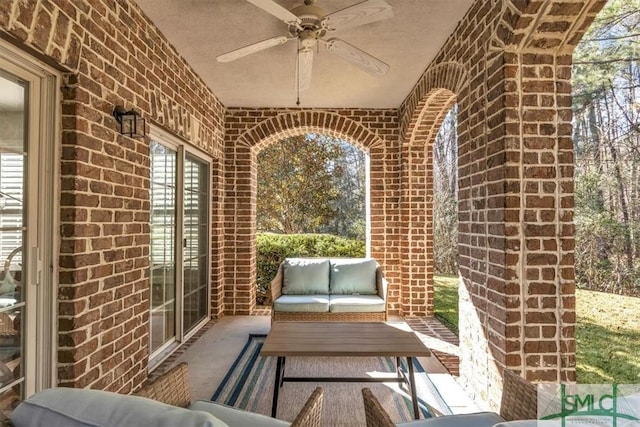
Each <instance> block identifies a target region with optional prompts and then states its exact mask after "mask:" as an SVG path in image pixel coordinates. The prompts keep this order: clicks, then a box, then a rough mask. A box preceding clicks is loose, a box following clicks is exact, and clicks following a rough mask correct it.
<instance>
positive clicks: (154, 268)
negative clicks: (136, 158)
mask: <svg viewBox="0 0 640 427" xmlns="http://www.w3.org/2000/svg"><path fill="white" fill-rule="evenodd" d="M150 148H151V149H150V152H151V169H152V170H151V218H150V223H151V254H150V266H151V268H150V270H151V316H150V318H151V352H152V354H151V359H152V361H151V364H152V365H154V364H155V363H157V362H159V361H161V360H162V359H163V358H164V356H166V355H168V354H170V353H171V351H172V350H173V348H175V346H177V345H178V343H180V342H182V341H184V340H185V339H186V338H187V337H188V336H189V335H190V334H191V333H193V332H195V331H196V330H197V329H198V328H199V326H201V325H203V324H204V323H205V322H206V321H207V320H208V317H209V271H210V267H209V240H210V239H209V228H210V211H211V209H210V203H209V200H210V197H209V194H210V190H209V186H210V182H211V179H210V163H209V161H208V160H206V159H204V158H203V157H201V156H199V155H198V154H197V153H195V152H192V151H189V149H188V148H186V147H185V146H184V145H182V144H181V143H180V141H179V140H177V139H176V138H175V137H173V136H171V135H168V134H165V133H163V132H161V131H158V130H156V131H154V132H152V142H151V147H150Z"/></svg>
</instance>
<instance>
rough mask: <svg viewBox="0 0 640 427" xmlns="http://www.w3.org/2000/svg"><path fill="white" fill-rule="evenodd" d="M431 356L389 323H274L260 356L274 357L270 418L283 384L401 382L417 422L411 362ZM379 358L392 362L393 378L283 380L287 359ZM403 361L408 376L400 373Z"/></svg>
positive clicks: (408, 334) (409, 335)
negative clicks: (393, 367)
mask: <svg viewBox="0 0 640 427" xmlns="http://www.w3.org/2000/svg"><path fill="white" fill-rule="evenodd" d="M430 355H431V352H430V351H429V349H427V348H426V347H425V346H424V344H423V343H422V341H420V339H419V338H418V337H417V336H416V334H415V333H413V331H410V330H406V329H402V328H401V327H400V325H395V326H394V324H392V323H386V322H379V323H358V322H353V323H340V322H274V323H273V324H272V325H271V330H270V331H269V335H267V339H266V341H265V342H264V345H263V346H262V350H261V351H260V356H275V357H277V358H278V360H277V364H276V378H275V383H274V387H273V403H272V406H271V416H272V417H274V418H275V416H276V412H277V409H278V391H279V389H280V387H282V385H283V383H284V382H287V381H288V382H401V383H407V384H408V386H409V389H410V390H411V400H412V402H413V414H414V417H415V419H416V420H417V419H419V418H420V412H419V411H418V399H417V396H416V385H415V377H414V373H413V358H414V357H427V356H430ZM304 356H315V357H354V356H356V357H379V356H389V357H395V358H396V374H397V376H396V377H387V378H372V377H287V376H285V362H286V358H287V357H304ZM401 357H405V358H406V360H407V367H408V370H409V375H408V376H407V375H406V373H405V372H404V371H403V370H402V368H401V366H400V358H401Z"/></svg>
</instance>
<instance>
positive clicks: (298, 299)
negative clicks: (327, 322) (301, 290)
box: [273, 295, 329, 313]
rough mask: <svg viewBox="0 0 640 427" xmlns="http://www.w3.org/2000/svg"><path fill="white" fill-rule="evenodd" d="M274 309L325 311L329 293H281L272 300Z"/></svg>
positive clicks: (327, 309) (327, 305)
mask: <svg viewBox="0 0 640 427" xmlns="http://www.w3.org/2000/svg"><path fill="white" fill-rule="evenodd" d="M273 309H274V310H275V311H288V312H298V313H300V312H302V313H326V312H328V311H329V295H281V296H280V297H279V298H277V299H276V300H275V301H274V302H273Z"/></svg>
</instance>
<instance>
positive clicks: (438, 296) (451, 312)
mask: <svg viewBox="0 0 640 427" xmlns="http://www.w3.org/2000/svg"><path fill="white" fill-rule="evenodd" d="M433 282H434V287H435V295H434V302H433V304H434V311H435V316H436V317H437V318H438V319H440V321H441V322H442V323H443V324H444V325H445V326H447V327H448V328H449V329H451V330H452V331H453V332H455V334H456V335H458V277H456V276H435V277H434V278H433Z"/></svg>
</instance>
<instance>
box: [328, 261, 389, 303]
mask: <svg viewBox="0 0 640 427" xmlns="http://www.w3.org/2000/svg"><path fill="white" fill-rule="evenodd" d="M377 268H378V263H377V262H376V260H375V259H372V258H344V259H332V260H331V282H330V289H331V294H337V295H375V294H377V293H378V289H377V288H376V269H377Z"/></svg>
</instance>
